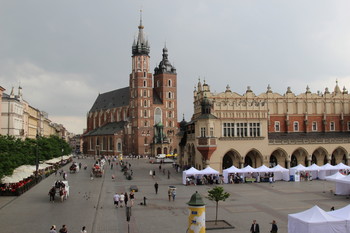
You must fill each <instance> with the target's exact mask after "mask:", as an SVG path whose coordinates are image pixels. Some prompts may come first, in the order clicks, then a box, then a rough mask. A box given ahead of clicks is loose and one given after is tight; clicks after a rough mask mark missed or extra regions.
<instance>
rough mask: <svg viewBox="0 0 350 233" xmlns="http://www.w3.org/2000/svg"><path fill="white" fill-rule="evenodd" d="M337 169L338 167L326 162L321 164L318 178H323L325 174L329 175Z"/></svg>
mask: <svg viewBox="0 0 350 233" xmlns="http://www.w3.org/2000/svg"><path fill="white" fill-rule="evenodd" d="M337 170H338V168H336V167H335V166H333V165H330V164H329V163H326V164H325V165H322V166H321V171H320V172H319V174H318V178H319V179H321V180H324V179H325V178H326V176H330V175H333V174H335V173H337Z"/></svg>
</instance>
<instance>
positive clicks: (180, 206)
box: [0, 159, 349, 233]
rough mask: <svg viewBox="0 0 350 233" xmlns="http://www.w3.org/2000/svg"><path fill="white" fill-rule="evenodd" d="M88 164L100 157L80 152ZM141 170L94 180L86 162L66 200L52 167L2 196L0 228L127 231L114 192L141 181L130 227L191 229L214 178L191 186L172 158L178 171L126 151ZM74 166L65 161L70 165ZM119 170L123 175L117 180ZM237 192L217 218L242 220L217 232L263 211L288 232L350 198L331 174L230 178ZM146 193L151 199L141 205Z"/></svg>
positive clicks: (14, 231) (245, 228)
mask: <svg viewBox="0 0 350 233" xmlns="http://www.w3.org/2000/svg"><path fill="white" fill-rule="evenodd" d="M76 161H77V162H82V163H83V164H88V166H89V169H90V166H91V165H92V164H93V159H81V160H76ZM126 161H129V162H130V163H131V164H132V166H131V169H132V170H133V173H134V178H133V180H126V179H125V177H124V176H123V175H122V172H121V171H120V167H119V166H118V167H116V166H114V168H113V170H111V169H110V167H109V166H108V164H107V165H106V166H105V175H104V176H103V177H101V178H94V180H90V177H89V174H90V170H89V169H88V170H86V171H85V170H81V171H80V172H79V173H77V174H68V180H69V184H70V197H69V199H68V200H67V201H65V202H63V203H59V202H58V201H56V202H55V203H50V202H49V197H48V195H47V193H48V190H49V188H50V187H51V185H52V184H53V183H54V182H55V180H56V179H59V177H58V176H57V177H55V175H54V174H53V175H51V176H50V177H48V178H46V179H45V180H43V181H42V182H40V183H39V184H38V185H36V186H35V187H33V188H32V189H31V190H29V191H28V192H26V193H24V194H23V195H22V196H19V197H0V223H1V229H0V233H19V232H27V233H38V232H44V233H45V232H48V231H49V228H50V226H51V225H52V224H55V225H56V226H57V228H58V229H59V227H60V226H61V225H62V224H66V225H67V226H68V230H69V231H68V232H70V233H74V232H79V231H80V229H81V227H82V226H83V225H85V226H86V227H87V229H88V232H89V233H112V232H113V233H127V232H128V230H127V229H128V228H127V227H128V224H127V222H126V216H125V208H118V209H117V208H115V207H114V206H113V195H114V193H115V192H118V193H121V192H125V191H126V192H128V193H129V187H130V185H137V186H138V188H139V192H137V193H136V195H135V197H136V200H135V205H134V206H133V207H132V216H131V220H130V225H129V227H130V228H129V229H130V232H131V233H158V232H159V233H161V232H169V233H180V232H181V233H185V232H186V230H187V217H188V209H187V205H186V202H188V201H189V199H190V197H191V195H192V194H193V193H194V192H195V191H198V192H199V193H200V194H201V195H202V197H203V198H204V197H205V196H206V195H207V191H208V190H209V189H211V188H212V187H213V186H209V185H208V186H207V185H203V186H184V185H182V173H175V170H174V169H173V168H172V166H171V165H169V164H166V165H162V168H165V169H166V170H169V171H170V172H171V176H170V179H168V178H167V175H163V173H159V170H158V166H159V165H157V164H150V163H148V160H147V159H133V160H132V159H127V160H126ZM68 167H69V165H68V166H66V167H64V169H65V170H67V169H68ZM150 169H154V170H156V176H155V178H152V177H151V176H149V171H150ZM112 174H114V175H116V179H115V180H112V178H111V177H112ZM155 181H157V182H158V184H159V191H158V194H157V195H156V194H155V191H154V186H153V185H154V182H155ZM169 185H175V186H176V188H177V190H176V191H177V192H176V194H177V195H176V200H175V201H174V202H173V201H171V202H169V201H168V196H167V189H168V186H169ZM223 187H224V189H225V191H227V192H229V193H230V194H231V196H230V198H229V199H227V200H226V201H225V202H219V216H218V219H223V220H226V221H227V222H229V223H230V224H232V225H233V226H235V229H226V230H212V231H210V232H213V233H227V232H236V233H246V232H249V228H250V224H251V222H252V220H253V219H256V220H257V222H258V223H259V224H260V231H261V232H269V231H270V229H271V225H270V222H271V221H272V220H273V219H275V220H276V221H277V224H278V227H279V231H278V232H279V233H285V232H287V223H288V219H287V218H288V214H289V213H297V212H300V211H303V210H306V209H308V208H310V207H312V206H313V205H318V206H320V207H321V208H322V209H324V210H329V209H330V208H331V207H332V206H334V207H335V208H336V209H337V208H341V207H343V206H345V205H347V204H348V203H349V200H348V199H346V198H345V197H344V196H334V195H333V194H332V193H331V192H330V190H333V189H334V184H333V183H330V182H325V181H311V182H295V183H294V182H276V183H274V184H272V185H271V184H269V183H255V184H231V185H227V184H225V185H223ZM143 197H146V198H147V205H146V206H143V205H140V203H141V202H143ZM204 202H205V203H206V219H207V220H214V219H215V203H214V202H212V201H209V200H208V199H206V198H204Z"/></svg>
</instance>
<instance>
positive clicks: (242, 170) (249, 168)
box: [239, 165, 256, 173]
mask: <svg viewBox="0 0 350 233" xmlns="http://www.w3.org/2000/svg"><path fill="white" fill-rule="evenodd" d="M240 170H241V171H240V172H239V173H253V172H256V168H252V167H251V166H250V165H247V166H245V167H244V168H242V169H240Z"/></svg>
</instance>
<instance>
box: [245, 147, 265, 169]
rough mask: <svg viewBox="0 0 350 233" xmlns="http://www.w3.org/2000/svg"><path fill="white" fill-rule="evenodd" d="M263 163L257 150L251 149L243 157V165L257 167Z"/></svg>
mask: <svg viewBox="0 0 350 233" xmlns="http://www.w3.org/2000/svg"><path fill="white" fill-rule="evenodd" d="M262 164H263V161H262V156H261V154H260V152H258V151H257V150H251V151H249V152H248V154H247V155H246V156H245V158H244V166H247V165H250V166H251V167H254V168H257V167H260V166H261V165H262Z"/></svg>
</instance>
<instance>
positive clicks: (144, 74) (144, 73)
mask: <svg viewBox="0 0 350 233" xmlns="http://www.w3.org/2000/svg"><path fill="white" fill-rule="evenodd" d="M144 66H146V65H145V64H144ZM143 76H144V77H146V72H143ZM145 82H146V81H145ZM145 86H146V85H145Z"/></svg>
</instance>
